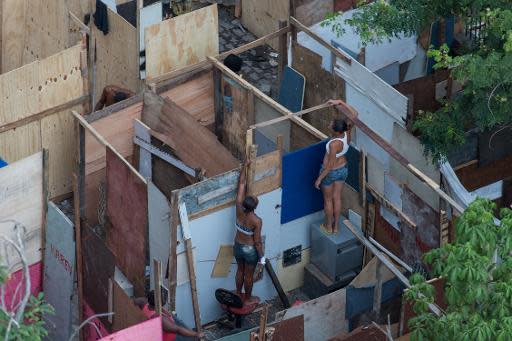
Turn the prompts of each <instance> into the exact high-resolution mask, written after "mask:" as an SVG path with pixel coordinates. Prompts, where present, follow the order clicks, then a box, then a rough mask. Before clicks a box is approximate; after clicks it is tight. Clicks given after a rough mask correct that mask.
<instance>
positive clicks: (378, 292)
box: [373, 259, 382, 322]
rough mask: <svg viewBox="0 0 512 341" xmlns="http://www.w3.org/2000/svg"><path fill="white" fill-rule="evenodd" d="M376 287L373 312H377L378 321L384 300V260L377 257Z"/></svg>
mask: <svg viewBox="0 0 512 341" xmlns="http://www.w3.org/2000/svg"><path fill="white" fill-rule="evenodd" d="M375 278H377V283H375V289H374V291H373V312H374V313H375V316H376V318H375V320H376V321H377V322H378V320H379V317H380V305H381V301H382V262H381V261H380V260H379V259H377V265H376V268H375Z"/></svg>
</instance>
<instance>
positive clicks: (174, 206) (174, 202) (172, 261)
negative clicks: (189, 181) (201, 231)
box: [168, 191, 179, 311]
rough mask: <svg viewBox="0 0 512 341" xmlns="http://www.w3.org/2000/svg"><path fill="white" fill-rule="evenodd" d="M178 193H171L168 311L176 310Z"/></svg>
mask: <svg viewBox="0 0 512 341" xmlns="http://www.w3.org/2000/svg"><path fill="white" fill-rule="evenodd" d="M178 194H179V192H178V191H173V192H172V193H171V207H170V209H171V218H170V219H169V220H170V226H169V228H170V230H171V231H170V236H171V237H170V245H169V297H168V302H169V310H170V311H175V310H176V286H177V276H178V274H177V269H178V259H177V258H178V254H177V252H176V249H177V246H178V225H179V210H178V200H179V198H178Z"/></svg>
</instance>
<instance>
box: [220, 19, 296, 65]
mask: <svg viewBox="0 0 512 341" xmlns="http://www.w3.org/2000/svg"><path fill="white" fill-rule="evenodd" d="M289 31H290V27H289V26H288V25H286V26H284V27H282V28H280V29H279V30H277V31H275V32H272V33H269V34H267V35H264V36H263V37H261V38H258V39H256V40H254V41H252V42H250V43H248V44H245V45H242V46H240V47H236V48H234V49H232V50H229V51H226V52H223V53H221V54H219V55H218V56H217V57H216V58H217V59H219V60H222V59H224V58H226V57H227V56H229V55H230V54H237V55H238V54H241V53H243V52H246V51H249V50H251V49H253V48H255V47H258V46H261V45H264V44H266V43H268V42H269V41H270V40H272V39H274V38H277V37H281V36H283V35H284V36H286V33H288V32H289Z"/></svg>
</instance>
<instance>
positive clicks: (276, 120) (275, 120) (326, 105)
mask: <svg viewBox="0 0 512 341" xmlns="http://www.w3.org/2000/svg"><path fill="white" fill-rule="evenodd" d="M332 106H333V105H332V104H329V103H323V104H319V105H316V106H314V107H311V108H309V109H304V110H301V111H298V112H295V113H290V114H287V115H285V116H281V117H276V118H273V119H271V120H268V121H265V122H261V123H257V124H253V125H251V126H250V128H251V129H257V128H263V127H267V126H270V125H272V124H276V123H279V122H282V121H286V120H289V119H291V118H292V117H300V116H302V115H306V114H310V113H312V112H315V111H318V110H321V109H325V108H330V107H332Z"/></svg>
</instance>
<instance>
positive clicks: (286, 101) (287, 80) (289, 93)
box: [278, 66, 306, 112]
mask: <svg viewBox="0 0 512 341" xmlns="http://www.w3.org/2000/svg"><path fill="white" fill-rule="evenodd" d="M305 85H306V79H305V78H304V76H303V75H301V74H300V73H298V72H297V71H295V70H294V69H292V68H291V67H289V66H286V67H285V68H284V72H283V80H282V81H281V86H280V87H279V98H278V102H279V104H281V105H282V106H284V107H285V108H287V109H288V110H290V111H291V112H297V111H301V110H302V103H303V101H304V89H305Z"/></svg>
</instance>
